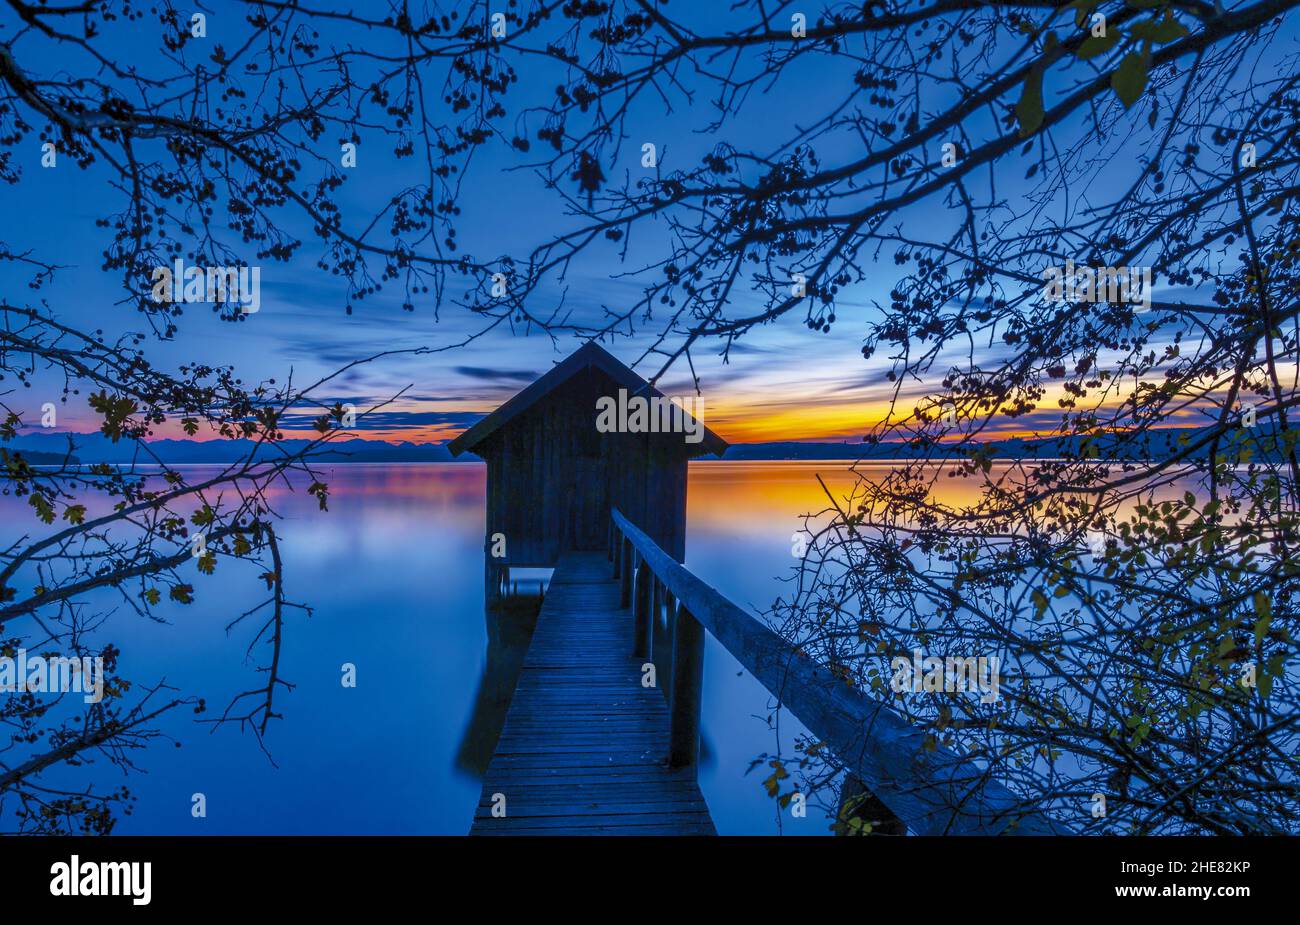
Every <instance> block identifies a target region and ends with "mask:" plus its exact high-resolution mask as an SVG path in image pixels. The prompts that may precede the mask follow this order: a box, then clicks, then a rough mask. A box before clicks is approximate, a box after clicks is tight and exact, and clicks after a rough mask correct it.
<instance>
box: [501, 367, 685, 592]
mask: <svg viewBox="0 0 1300 925" xmlns="http://www.w3.org/2000/svg"><path fill="white" fill-rule="evenodd" d="M618 389H619V386H618V384H617V383H615V382H614V380H612V379H611V378H610V377H609V376H608V375H607V374H606V373H604V372H603V371H601V370H598V369H596V368H594V367H590V368H588V369H585V370H583V371H581V372H579V373H577V374H575V375H574V376H573V377H572V378H570V379H569V380H567V381H566V382H564V383H563V384H561V385H560V386H558V387H557V388H556V389H555V390H554V391H553V392H552V393H550V394H548V395H547V396H546V397H545V398H543V399H541V400H540V401H539V402H538V403H537V404H536V405H534V406H533V407H531V408H529V410H528V411H526V412H525V413H523V414H521V415H519V416H518V417H517V418H515V419H514V420H512V421H510V422H509V423H508V424H506V425H504V426H503V427H501V428H500V429H499V430H497V431H496V432H494V433H493V434H492V435H491V436H490V437H488V438H487V439H485V440H484V441H483V443H482V444H480V445H479V446H478V447H476V452H478V453H479V454H480V455H482V456H483V457H484V458H485V459H486V460H487V464H488V490H487V502H488V509H487V533H488V536H489V537H491V536H492V535H493V534H495V533H504V534H505V536H506V551H507V557H506V563H505V564H510V565H532V566H554V565H555V563H556V562H557V561H559V558H560V556H561V555H563V554H564V553H565V552H568V551H570V550H575V549H576V550H598V549H602V548H604V545H605V538H606V535H607V530H608V529H609V511H610V508H611V506H617V507H618V508H619V509H620V510H622V511H623V512H624V513H626V514H627V515H628V516H629V517H630V518H631V519H632V520H633V521H634V522H636V523H639V524H642V525H644V528H645V530H646V532H647V534H648V535H650V536H651V537H653V538H654V540H655V541H656V542H657V543H658V544H659V545H660V546H661V547H662V548H663V549H664V550H665V551H667V552H669V553H671V554H672V555H675V556H677V557H678V558H682V557H683V556H684V554H685V543H686V467H687V457H688V455H689V452H690V448H689V447H688V445H687V444H686V443H685V440H684V438H683V437H682V435H681V434H618V433H609V434H601V433H599V432H598V431H597V430H596V400H597V398H598V397H600V396H601V395H612V396H617V394H618Z"/></svg>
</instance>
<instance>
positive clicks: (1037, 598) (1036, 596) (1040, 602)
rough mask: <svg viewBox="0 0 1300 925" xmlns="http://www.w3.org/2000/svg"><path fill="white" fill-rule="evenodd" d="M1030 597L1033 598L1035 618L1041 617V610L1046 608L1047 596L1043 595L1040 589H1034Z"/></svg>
mask: <svg viewBox="0 0 1300 925" xmlns="http://www.w3.org/2000/svg"><path fill="white" fill-rule="evenodd" d="M1030 597H1031V598H1032V599H1033V602H1034V617H1035V619H1036V618H1038V617H1041V616H1042V615H1043V611H1044V610H1046V609H1047V598H1046V597H1045V596H1044V595H1043V592H1041V591H1035V592H1034V593H1033V594H1031V595H1030Z"/></svg>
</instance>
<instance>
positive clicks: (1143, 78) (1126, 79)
mask: <svg viewBox="0 0 1300 925" xmlns="http://www.w3.org/2000/svg"><path fill="white" fill-rule="evenodd" d="M1110 85H1111V87H1113V88H1114V90H1115V95H1116V96H1118V97H1119V100H1120V102H1121V103H1123V104H1124V108H1125V109H1128V108H1129V107H1130V106H1132V105H1133V104H1134V103H1136V102H1137V101H1138V98H1139V97H1141V96H1142V91H1143V90H1145V89H1146V85H1147V62H1146V58H1145V57H1144V56H1143V55H1140V54H1138V53H1137V52H1135V51H1130V52H1129V53H1128V54H1126V55H1125V56H1124V60H1123V61H1121V62H1120V63H1119V67H1118V68H1117V69H1116V70H1115V73H1113V74H1111V75H1110Z"/></svg>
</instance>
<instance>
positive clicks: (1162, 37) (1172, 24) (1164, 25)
mask: <svg viewBox="0 0 1300 925" xmlns="http://www.w3.org/2000/svg"><path fill="white" fill-rule="evenodd" d="M1129 32H1130V33H1131V34H1132V35H1133V37H1134V38H1137V39H1141V40H1142V41H1144V42H1154V43H1155V44H1157V45H1167V44H1169V43H1170V42H1176V41H1178V40H1179V39H1180V38H1182V37H1183V36H1185V35H1186V34H1187V27H1186V26H1184V25H1183V24H1182V23H1180V22H1179V21H1178V20H1176V19H1174V17H1173V16H1172V15H1171V14H1170V13H1169V12H1168V11H1167V10H1166V11H1165V17H1164V19H1161V20H1160V21H1159V22H1157V21H1156V20H1154V19H1148V20H1145V21H1143V22H1139V23H1134V24H1133V25H1132V26H1130V27H1129Z"/></svg>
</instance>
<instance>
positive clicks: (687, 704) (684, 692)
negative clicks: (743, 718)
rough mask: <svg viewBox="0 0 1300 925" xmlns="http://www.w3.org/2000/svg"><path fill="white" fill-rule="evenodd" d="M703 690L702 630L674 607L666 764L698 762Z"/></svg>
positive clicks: (678, 765)
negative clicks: (670, 699) (671, 696)
mask: <svg viewBox="0 0 1300 925" xmlns="http://www.w3.org/2000/svg"><path fill="white" fill-rule="evenodd" d="M703 689H704V627H702V626H700V623H699V621H698V620H696V619H695V617H693V616H692V615H691V613H690V611H688V610H687V609H686V608H685V607H682V606H681V605H680V604H679V605H678V607H677V626H676V628H675V631H674V633H673V698H672V704H671V705H670V707H669V712H670V713H671V714H672V731H671V733H670V734H669V746H668V764H669V765H671V766H672V767H674V768H694V767H695V766H696V765H697V764H699V761H700V699H701V696H702V694H703Z"/></svg>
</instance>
